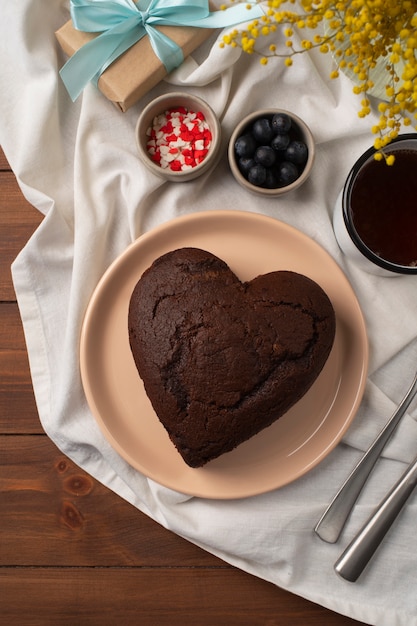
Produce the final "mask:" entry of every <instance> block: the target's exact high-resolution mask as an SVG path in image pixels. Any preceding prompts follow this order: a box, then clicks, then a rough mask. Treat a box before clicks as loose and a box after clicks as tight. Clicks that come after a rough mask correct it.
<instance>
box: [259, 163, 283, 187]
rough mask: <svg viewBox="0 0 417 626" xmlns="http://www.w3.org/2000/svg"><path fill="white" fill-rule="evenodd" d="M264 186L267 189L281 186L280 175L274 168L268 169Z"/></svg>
mask: <svg viewBox="0 0 417 626" xmlns="http://www.w3.org/2000/svg"><path fill="white" fill-rule="evenodd" d="M263 187H266V188H267V189H276V188H277V187H279V181H278V176H277V173H276V172H275V170H274V169H273V168H272V169H267V170H266V177H265V182H264V184H263Z"/></svg>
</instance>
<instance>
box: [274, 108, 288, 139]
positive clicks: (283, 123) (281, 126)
mask: <svg viewBox="0 0 417 626" xmlns="http://www.w3.org/2000/svg"><path fill="white" fill-rule="evenodd" d="M290 128H291V118H290V116H289V115H287V114H286V113H275V115H274V117H273V118H272V130H273V131H274V133H279V134H280V135H281V134H283V133H288V131H289V130H290Z"/></svg>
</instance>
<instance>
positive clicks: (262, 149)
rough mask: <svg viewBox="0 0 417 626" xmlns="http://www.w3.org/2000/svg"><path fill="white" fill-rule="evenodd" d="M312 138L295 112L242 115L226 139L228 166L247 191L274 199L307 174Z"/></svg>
mask: <svg viewBox="0 0 417 626" xmlns="http://www.w3.org/2000/svg"><path fill="white" fill-rule="evenodd" d="M314 156H315V146H314V139H313V136H312V134H311V131H310V129H309V128H308V126H307V125H306V124H305V122H303V120H301V119H300V118H299V117H298V116H297V115H294V114H293V113H290V112H289V111H285V110H283V109H263V110H261V111H256V112H254V113H251V114H249V115H248V116H247V117H245V118H244V119H243V120H242V121H241V122H240V123H239V124H238V125H237V126H236V128H235V130H234V131H233V133H232V136H231V138H230V141H229V148H228V158H229V164H230V169H231V170H232V173H233V175H234V177H235V179H236V180H237V182H238V183H240V184H241V185H242V186H243V187H245V188H246V189H248V190H249V191H251V192H253V193H255V194H258V195H262V196H267V197H268V196H269V197H272V198H275V197H277V196H280V195H282V194H284V193H288V192H289V191H292V190H294V189H296V188H298V187H299V186H300V185H302V184H303V183H304V182H305V180H306V179H307V178H308V176H309V175H310V172H311V169H312V166H313V161H314Z"/></svg>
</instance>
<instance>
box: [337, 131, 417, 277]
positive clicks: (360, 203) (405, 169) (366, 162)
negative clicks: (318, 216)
mask: <svg viewBox="0 0 417 626" xmlns="http://www.w3.org/2000/svg"><path fill="white" fill-rule="evenodd" d="M384 152H385V154H386V155H389V154H393V155H394V156H395V160H394V163H393V165H387V164H386V162H385V159H382V160H381V161H377V160H375V158H374V155H375V149H374V148H369V149H368V150H367V151H366V152H365V153H364V154H362V156H361V157H360V158H359V159H358V160H357V161H356V163H355V164H354V166H353V167H352V169H351V171H350V172H349V175H348V177H347V179H346V182H345V185H344V187H343V189H342V191H341V193H340V194H339V197H338V199H337V202H336V206H335V210H334V214H333V227H334V232H335V235H336V239H337V242H338V244H339V246H340V248H341V249H342V251H343V252H344V253H345V254H346V256H347V257H348V258H349V259H352V260H354V261H355V262H356V263H358V264H359V266H360V267H361V268H362V269H364V270H365V271H368V272H370V273H373V274H378V275H382V276H398V275H400V274H417V133H410V134H404V135H399V136H398V137H397V138H396V139H394V140H393V141H392V142H391V143H390V144H389V145H388V146H387V147H386V148H385V149H384Z"/></svg>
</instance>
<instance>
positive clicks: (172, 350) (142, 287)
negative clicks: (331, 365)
mask: <svg viewBox="0 0 417 626" xmlns="http://www.w3.org/2000/svg"><path fill="white" fill-rule="evenodd" d="M128 332H129V341H130V346H131V350H132V354H133V358H134V361H135V364H136V367H137V369H138V372H139V375H140V376H141V378H142V380H143V382H144V386H145V390H146V393H147V395H148V397H149V399H150V401H151V403H152V406H153V408H154V410H155V412H156V414H157V416H158V418H159V420H160V421H161V422H162V424H163V425H164V427H165V429H166V431H167V432H168V435H169V437H170V438H171V440H172V442H173V443H174V445H175V446H176V448H177V450H178V452H179V453H180V454H181V456H182V457H183V459H184V461H185V462H186V463H187V464H188V465H189V466H191V467H200V466H202V465H204V464H205V463H207V462H208V461H210V460H212V459H214V458H216V457H218V456H220V455H221V454H223V453H225V452H228V451H230V450H232V449H233V448H235V447H236V446H238V445H239V444H240V443H242V442H243V441H246V440H247V439H249V438H250V437H252V436H253V435H255V434H256V433H258V432H259V431H260V430H262V429H263V428H266V427H267V426H269V425H270V424H272V423H273V422H275V421H276V420H277V419H278V418H279V417H280V416H282V415H283V414H284V413H286V412H287V411H288V409H289V408H290V407H291V406H292V405H293V404H295V402H297V401H298V400H299V399H300V398H301V397H302V396H303V395H304V394H305V393H306V392H307V391H308V389H309V388H310V387H311V385H312V384H313V382H314V381H315V379H316V378H317V376H318V375H319V373H320V371H321V370H322V368H323V366H324V364H325V362H326V360H327V358H328V356H329V353H330V350H331V348H332V345H333V341H334V335H335V314H334V310H333V307H332V304H331V302H330V300H329V298H328V296H327V295H326V293H325V292H324V291H323V289H322V288H321V287H320V286H319V285H317V283H315V282H314V281H312V280H311V279H309V278H307V277H306V276H303V275H301V274H297V273H295V272H291V271H276V272H270V273H268V274H264V275H261V276H258V277H256V278H254V279H253V280H251V281H249V282H244V283H242V282H241V281H240V280H239V279H238V277H237V276H236V275H235V274H234V273H233V272H232V271H231V270H230V268H229V267H228V265H227V264H226V263H225V262H224V261H222V260H221V259H219V258H218V257H216V256H214V255H213V254H211V253H209V252H206V251H204V250H200V249H197V248H181V249H178V250H174V251H172V252H169V253H167V254H164V255H163V256H161V257H159V258H158V259H157V260H156V261H155V262H154V263H153V264H152V266H151V267H150V268H148V269H147V270H146V271H145V272H144V274H143V275H142V277H141V279H140V280H139V281H138V283H137V285H136V286H135V288H134V291H133V293H132V297H131V300H130V305H129V316H128Z"/></svg>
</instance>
